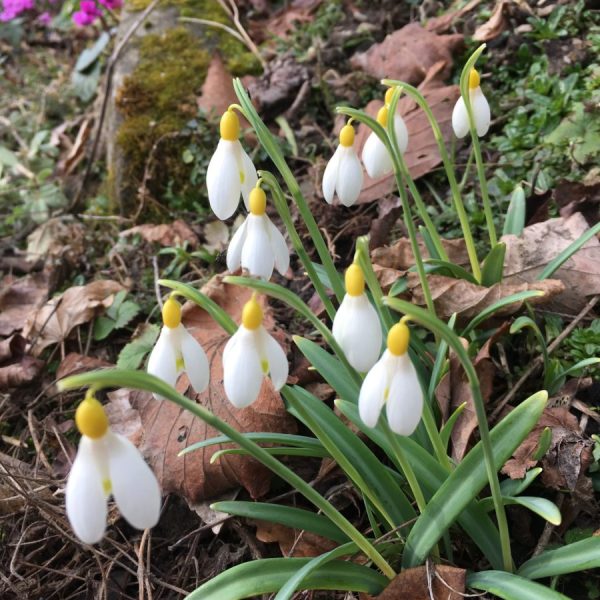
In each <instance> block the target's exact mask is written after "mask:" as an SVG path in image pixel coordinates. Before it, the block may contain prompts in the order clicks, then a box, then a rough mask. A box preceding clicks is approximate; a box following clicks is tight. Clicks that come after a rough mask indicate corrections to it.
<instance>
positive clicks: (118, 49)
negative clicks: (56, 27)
mask: <svg viewBox="0 0 600 600" xmlns="http://www.w3.org/2000/svg"><path fill="white" fill-rule="evenodd" d="M158 3H159V0H152V2H151V3H150V4H149V5H148V6H147V8H146V10H144V12H143V13H142V14H141V15H140V16H139V17H138V18H137V19H136V20H135V21H134V22H133V23H132V25H131V27H130V28H129V30H128V31H127V33H126V34H125V35H124V36H123V39H122V40H121V41H120V42H119V43H118V44H117V46H115V49H114V50H113V53H112V54H111V56H110V58H109V60H108V66H107V68H106V83H105V84H104V97H103V98H102V108H101V109H100V117H99V118H98V125H97V127H96V132H95V135H94V142H93V144H92V150H91V152H90V156H89V158H88V162H87V165H86V167H85V171H84V173H83V177H82V178H81V184H80V186H79V189H78V190H77V193H76V194H75V197H74V198H73V201H72V202H71V206H70V207H69V211H71V212H72V211H74V210H75V208H76V207H77V206H78V205H79V202H80V201H81V196H82V194H83V190H84V189H85V184H86V182H87V180H88V177H89V176H90V173H91V172H92V166H93V164H94V160H95V159H96V152H97V151H98V144H99V143H100V133H101V131H102V126H103V124H104V119H105V118H106V111H107V108H108V101H109V99H110V90H111V87H112V79H113V75H114V70H115V67H116V65H117V62H118V61H119V58H121V53H122V52H123V50H124V48H125V46H126V45H127V44H128V43H129V40H130V39H131V37H132V36H133V34H134V33H135V32H136V31H137V30H138V28H139V26H140V25H141V24H142V23H143V22H144V21H145V20H146V18H147V17H148V15H149V14H150V13H151V12H152V11H153V10H154V9H155V8H156V6H157V4H158Z"/></svg>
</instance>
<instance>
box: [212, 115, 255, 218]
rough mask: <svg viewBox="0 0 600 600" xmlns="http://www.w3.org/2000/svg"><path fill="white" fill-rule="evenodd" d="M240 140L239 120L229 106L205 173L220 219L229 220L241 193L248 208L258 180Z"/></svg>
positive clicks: (216, 213)
mask: <svg viewBox="0 0 600 600" xmlns="http://www.w3.org/2000/svg"><path fill="white" fill-rule="evenodd" d="M239 137H240V120H239V119H238V116H237V115H236V114H235V112H234V111H233V108H231V107H230V108H229V109H227V110H226V111H225V112H224V113H223V116H222V117H221V139H220V140H219V144H218V145H217V149H216V150H215V153H214V154H213V155H212V158H211V159H210V162H209V163H208V169H207V170H206V186H207V187H208V200H209V202H210V207H211V208H212V210H213V212H214V213H215V215H217V217H219V219H228V218H229V217H230V216H231V215H232V214H233V213H234V212H235V209H236V208H237V206H238V204H239V201H240V193H241V194H242V196H243V197H244V202H245V203H246V208H248V196H249V194H250V190H251V189H252V188H253V187H254V185H255V184H256V181H257V175H256V169H255V168H254V165H253V164H252V161H251V160H250V157H249V156H248V155H247V154H246V152H245V151H244V149H243V148H242V145H241V144H240V141H239Z"/></svg>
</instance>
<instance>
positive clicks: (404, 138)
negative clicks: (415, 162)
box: [394, 115, 408, 154]
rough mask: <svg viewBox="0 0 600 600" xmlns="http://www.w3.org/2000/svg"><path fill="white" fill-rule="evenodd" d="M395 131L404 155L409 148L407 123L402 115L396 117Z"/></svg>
mask: <svg viewBox="0 0 600 600" xmlns="http://www.w3.org/2000/svg"><path fill="white" fill-rule="evenodd" d="M394 129H395V130H396V138H397V140H398V147H399V148H400V152H402V154H404V153H405V152H406V148H407V147H408V129H407V128H406V123H405V122H404V119H403V118H402V117H401V116H400V115H394Z"/></svg>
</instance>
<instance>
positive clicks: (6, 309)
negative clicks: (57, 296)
mask: <svg viewBox="0 0 600 600" xmlns="http://www.w3.org/2000/svg"><path fill="white" fill-rule="evenodd" d="M48 286H49V284H48V274H47V273H45V272H42V273H34V274H32V275H27V276H26V277H22V278H20V279H19V278H15V277H13V276H12V275H6V276H5V277H3V279H2V282H1V283H0V335H2V336H9V335H11V334H12V333H13V332H15V331H19V330H21V329H23V327H24V326H25V322H26V321H27V319H28V318H29V317H30V316H31V314H32V313H34V312H35V311H36V310H37V309H38V308H39V306H40V305H41V304H43V303H44V302H45V301H46V298H47V297H48Z"/></svg>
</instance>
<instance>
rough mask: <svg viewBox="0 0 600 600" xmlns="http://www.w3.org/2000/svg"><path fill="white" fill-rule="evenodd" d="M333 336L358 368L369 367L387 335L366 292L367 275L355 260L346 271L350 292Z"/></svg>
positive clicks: (336, 318) (337, 320)
mask: <svg viewBox="0 0 600 600" xmlns="http://www.w3.org/2000/svg"><path fill="white" fill-rule="evenodd" d="M332 332H333V337H334V338H335V341H336V342H337V343H338V344H339V345H340V346H341V348H342V350H343V351H344V354H345V355H346V358H347V359H348V362H349V363H350V364H351V365H352V367H354V368H355V369H356V370H357V371H361V372H363V373H364V372H366V371H368V370H369V369H370V368H371V367H372V366H373V365H374V364H375V363H376V362H377V359H378V358H379V353H380V352H381V342H382V340H383V335H382V333H381V325H380V323H379V317H378V316H377V312H376V310H375V309H374V308H373V305H372V304H371V303H370V302H369V300H368V298H367V295H366V294H365V278H364V275H363V272H362V269H361V268H360V267H359V266H358V265H357V264H356V263H355V264H352V265H350V266H349V267H348V270H347V271H346V295H345V296H344V299H343V300H342V303H341V304H340V307H339V308H338V310H337V312H336V313H335V318H334V319H333V328H332Z"/></svg>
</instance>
